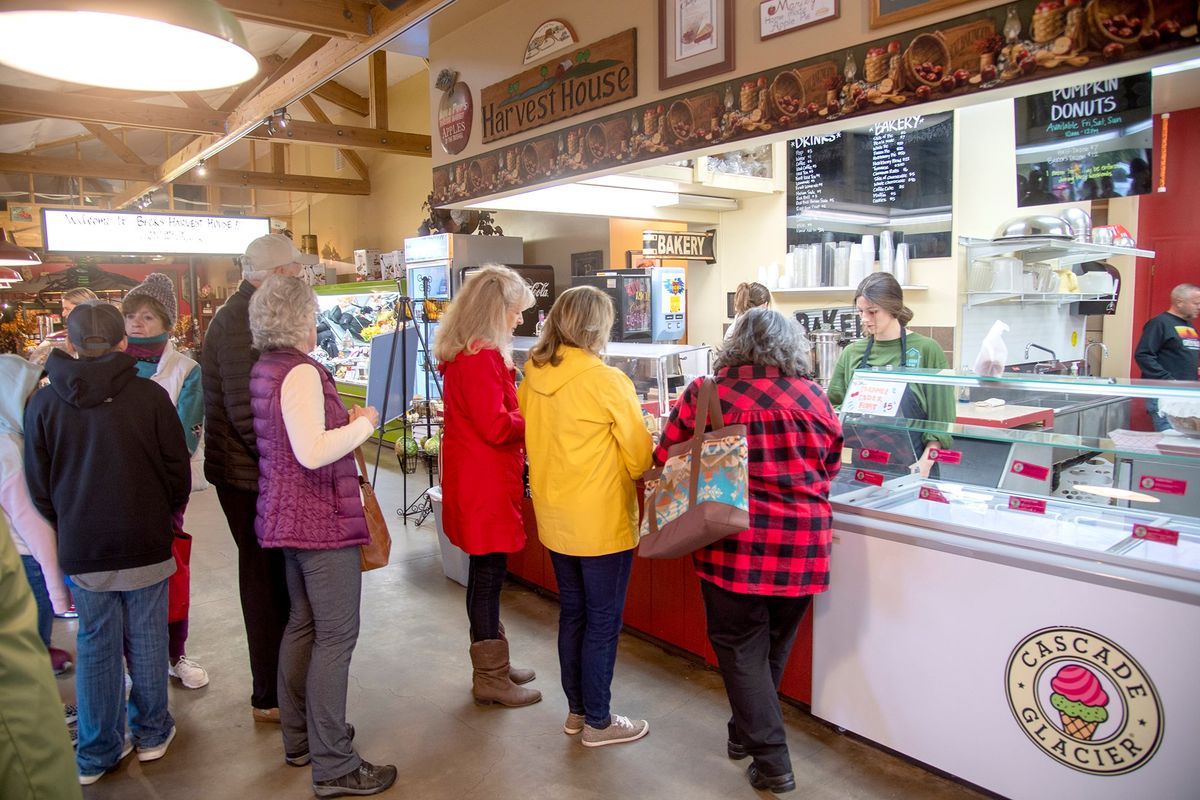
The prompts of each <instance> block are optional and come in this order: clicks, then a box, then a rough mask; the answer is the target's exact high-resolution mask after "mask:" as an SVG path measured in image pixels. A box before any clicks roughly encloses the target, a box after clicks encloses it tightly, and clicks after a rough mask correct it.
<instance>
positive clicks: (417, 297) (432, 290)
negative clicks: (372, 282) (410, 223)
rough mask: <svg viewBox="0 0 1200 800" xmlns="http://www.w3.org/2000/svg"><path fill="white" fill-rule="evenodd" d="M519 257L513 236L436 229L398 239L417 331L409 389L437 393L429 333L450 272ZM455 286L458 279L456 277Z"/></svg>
mask: <svg viewBox="0 0 1200 800" xmlns="http://www.w3.org/2000/svg"><path fill="white" fill-rule="evenodd" d="M524 260H525V254H524V248H523V246H522V243H521V238H520V237H519V236H467V235H464V234H455V233H438V234H434V235H432V236H418V237H415V238H412V239H405V240H404V262H405V263H404V267H405V276H406V278H407V285H408V293H409V296H410V297H411V298H412V304H413V319H414V320H416V323H417V331H418V333H419V334H420V346H419V348H418V356H417V369H416V374H415V376H414V379H413V380H414V383H413V387H414V394H415V395H419V396H421V397H425V398H428V399H432V398H436V397H440V396H441V392H440V391H439V390H438V384H437V381H436V380H435V379H434V375H435V374H436V370H437V362H436V360H435V359H434V357H433V353H432V348H433V336H434V334H435V333H436V331H437V323H438V321H439V320H440V319H441V316H442V314H443V313H444V312H445V310H446V306H447V305H448V304H449V302H450V299H451V298H452V297H453V296H454V289H455V288H456V285H455V281H454V280H453V277H454V276H455V275H456V274H458V273H460V272H461V270H462V269H463V268H465V267H479V266H482V265H483V264H520V263H521V262H522V261H524ZM458 283H459V285H461V279H460V280H459V282H458Z"/></svg>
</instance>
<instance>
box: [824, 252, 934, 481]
mask: <svg viewBox="0 0 1200 800" xmlns="http://www.w3.org/2000/svg"><path fill="white" fill-rule="evenodd" d="M854 305H855V307H856V308H857V309H858V313H859V316H860V317H861V318H862V323H863V329H864V330H865V331H866V334H867V336H866V338H865V339H859V340H858V341H856V342H854V343H852V344H850V345H849V346H848V347H846V349H845V350H843V351H842V355H841V357H839V358H838V362H837V366H836V367H834V370H833V377H832V379H831V380H830V382H829V389H828V392H827V393H828V395H829V400H830V402H831V403H833V404H834V405H835V406H840V405H841V404H842V400H844V399H845V397H846V388H847V386H849V384H850V379H851V378H852V377H853V375H854V371H855V370H857V369H860V368H866V367H887V366H892V367H911V368H921V369H946V367H947V366H948V365H947V363H946V354H945V353H944V352H942V348H941V347H940V346H939V345H938V343H937V342H935V341H934V340H933V339H930V338H929V337H928V336H922V335H921V334H919V333H911V332H909V331H908V330H906V328H905V326H907V325H908V323H909V322H911V321H912V317H913V312H912V310H911V309H909V308H908V306H906V305H904V292H903V290H901V288H900V284H899V283H897V282H896V279H895V278H894V277H893V276H892V275H890V274H889V273H886V272H873V273H871V274H870V275H868V276H867V277H865V278H863V281H862V283H860V284H859V285H858V289H857V290H856V291H855V293H854ZM955 416H956V414H955V402H954V391H953V389H952V388H951V387H949V386H925V385H921V384H919V383H914V384H910V385H909V386H908V388H907V389H905V391H904V397H903V398H902V400H901V402H900V409H899V411H897V413H896V417H897V418H899V419H910V420H932V421H937V422H954V420H955ZM951 443H952V442H951V439H950V437H949V436H945V435H935V434H932V433H922V432H920V431H917V432H913V433H912V434H910V436H909V437H908V441H906V442H905V443H903V444H900V443H899V442H896V443H891V444H892V446H891V447H880V446H879V445H881V444H884V445H887V444H889V443H888V442H886V437H883V436H881V437H880V441H878V442H872V443H867V442H864V443H863V445H862V446H866V447H871V448H872V449H887V450H889V451H891V452H890V456H891V459H890V460H889V463H891V464H893V465H903V464H911V463H913V462H914V460H915V462H916V464H917V465H918V467H919V468H920V470H921V474H922V475H924V476H928V475H929V472H930V469H931V467H932V466H933V465H932V462H931V461H930V460H929V448H930V447H933V446H937V447H950V446H951ZM847 444H848V445H849V444H850V441H849V439H848V441H847ZM895 451H899V452H895ZM855 453H856V456H857V451H855Z"/></svg>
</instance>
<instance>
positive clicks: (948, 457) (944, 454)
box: [929, 447, 962, 464]
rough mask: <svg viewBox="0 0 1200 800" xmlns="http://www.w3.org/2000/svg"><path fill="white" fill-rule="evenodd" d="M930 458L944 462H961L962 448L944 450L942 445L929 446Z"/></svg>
mask: <svg viewBox="0 0 1200 800" xmlns="http://www.w3.org/2000/svg"><path fill="white" fill-rule="evenodd" d="M929 460H930V461H940V462H941V463H943V464H961V463H962V451H961V450H943V449H941V448H940V447H931V448H929Z"/></svg>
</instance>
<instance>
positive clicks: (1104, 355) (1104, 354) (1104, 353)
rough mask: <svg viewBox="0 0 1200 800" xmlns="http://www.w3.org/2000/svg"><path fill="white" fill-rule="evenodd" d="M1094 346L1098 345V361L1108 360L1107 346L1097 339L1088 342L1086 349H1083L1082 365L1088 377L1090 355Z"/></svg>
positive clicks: (1090, 365) (1089, 372)
mask: <svg viewBox="0 0 1200 800" xmlns="http://www.w3.org/2000/svg"><path fill="white" fill-rule="evenodd" d="M1096 345H1100V360H1101V361H1103V360H1104V359H1106V358H1108V345H1106V344H1105V343H1104V342H1102V341H1100V340H1099V339H1095V340H1093V341H1090V342H1088V343H1087V347H1085V348H1083V365H1084V369H1086V370H1087V374H1088V375H1091V374H1092V361H1091V354H1092V348H1093V347H1095V346H1096Z"/></svg>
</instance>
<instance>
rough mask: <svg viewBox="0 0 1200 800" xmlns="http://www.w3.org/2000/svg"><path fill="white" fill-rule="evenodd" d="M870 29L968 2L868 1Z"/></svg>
mask: <svg viewBox="0 0 1200 800" xmlns="http://www.w3.org/2000/svg"><path fill="white" fill-rule="evenodd" d="M869 2H870V6H871V27H872V28H882V27H884V26H885V25H891V24H892V23H893V22H901V21H903V20H906V19H912V18H913V17H920V16H924V15H925V14H932V13H933V12H934V11H941V10H942V9H943V8H950V7H951V6H958V5H962V4H963V3H966V2H969V0H869Z"/></svg>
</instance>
